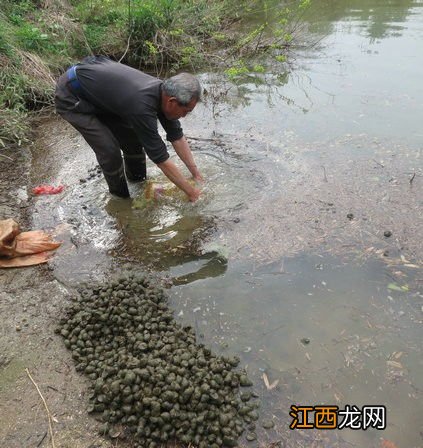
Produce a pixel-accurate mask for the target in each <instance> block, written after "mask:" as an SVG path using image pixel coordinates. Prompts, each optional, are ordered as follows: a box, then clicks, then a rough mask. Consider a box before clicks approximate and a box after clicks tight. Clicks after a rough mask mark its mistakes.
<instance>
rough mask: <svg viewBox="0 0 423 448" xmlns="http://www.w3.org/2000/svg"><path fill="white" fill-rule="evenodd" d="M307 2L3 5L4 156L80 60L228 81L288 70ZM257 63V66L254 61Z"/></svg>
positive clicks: (81, 0)
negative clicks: (216, 72)
mask: <svg viewBox="0 0 423 448" xmlns="http://www.w3.org/2000/svg"><path fill="white" fill-rule="evenodd" d="M309 2H310V0H295V1H293V2H290V3H289V4H285V3H278V2H270V1H267V0H261V1H252V0H241V1H238V2H235V1H233V0H221V1H216V2H209V1H207V0H190V1H185V0H145V1H141V0H114V1H111V0H58V1H52V0H42V1H36V0H13V1H12V0H2V8H1V12H0V68H1V71H0V147H4V146H6V145H8V144H11V143H17V144H18V145H19V144H21V143H22V142H25V141H27V139H28V131H29V126H28V120H27V117H28V111H31V110H39V109H41V108H43V107H45V106H48V105H51V104H52V101H53V92H54V79H55V77H57V75H58V74H59V73H60V72H62V71H63V70H64V69H65V68H66V67H67V66H69V65H70V64H71V63H72V62H73V61H76V60H79V59H81V58H82V57H84V56H86V55H88V54H105V55H108V56H110V57H111V58H113V59H116V60H119V61H122V62H125V63H127V64H129V65H131V66H134V67H136V68H139V69H142V70H146V71H150V72H153V73H154V74H156V75H159V76H160V75H163V74H165V73H169V72H176V71H178V70H182V69H185V70H189V71H195V70H198V69H199V68H200V67H214V68H216V67H219V68H221V69H222V70H224V72H225V73H226V75H227V76H228V78H229V79H230V80H232V81H233V80H236V79H237V78H239V77H242V76H245V75H246V74H248V73H251V72H253V73H263V72H265V71H266V70H267V65H268V63H267V62H266V61H273V63H274V64H279V65H283V64H284V63H285V62H286V60H287V52H288V50H289V48H290V47H291V46H292V45H293V42H294V41H295V37H296V33H297V32H298V29H299V26H298V24H299V17H300V16H301V13H302V11H303V10H304V9H305V8H306V7H307V6H308V4H309ZM258 60H259V62H257V61H258Z"/></svg>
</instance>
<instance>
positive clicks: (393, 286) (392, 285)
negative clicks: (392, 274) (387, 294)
mask: <svg viewBox="0 0 423 448" xmlns="http://www.w3.org/2000/svg"><path fill="white" fill-rule="evenodd" d="M388 289H390V290H392V291H399V292H406V291H408V286H407V285H404V286H399V285H397V284H396V283H389V285H388Z"/></svg>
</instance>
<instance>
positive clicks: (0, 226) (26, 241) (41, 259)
mask: <svg viewBox="0 0 423 448" xmlns="http://www.w3.org/2000/svg"><path fill="white" fill-rule="evenodd" d="M60 244H61V243H57V242H55V241H52V239H51V236H50V235H48V234H47V233H45V232H43V231H42V230H32V231H29V232H22V233H20V230H19V225H18V223H17V222H16V221H14V220H13V219H5V220H2V221H0V268H1V267H3V268H12V267H20V266H32V265H35V264H40V263H45V262H46V261H47V260H48V258H49V257H50V255H51V254H49V253H47V252H46V251H51V250H54V249H57V248H58V247H59V246H60Z"/></svg>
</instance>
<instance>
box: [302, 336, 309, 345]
mask: <svg viewBox="0 0 423 448" xmlns="http://www.w3.org/2000/svg"><path fill="white" fill-rule="evenodd" d="M301 344H303V345H308V344H310V339H309V338H302V339H301Z"/></svg>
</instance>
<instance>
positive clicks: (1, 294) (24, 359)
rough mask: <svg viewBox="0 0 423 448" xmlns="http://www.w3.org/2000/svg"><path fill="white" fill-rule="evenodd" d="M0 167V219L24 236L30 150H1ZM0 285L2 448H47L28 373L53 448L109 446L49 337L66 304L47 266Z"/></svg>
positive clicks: (9, 274)
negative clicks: (16, 226) (51, 425)
mask: <svg viewBox="0 0 423 448" xmlns="http://www.w3.org/2000/svg"><path fill="white" fill-rule="evenodd" d="M0 163H1V170H0V189H1V198H2V202H1V204H0V215H1V217H2V218H14V219H16V220H17V221H18V222H19V223H20V224H21V226H22V228H23V229H28V230H29V229H30V226H29V225H28V223H29V222H31V219H30V211H29V210H30V207H31V201H30V199H29V198H28V196H27V188H28V185H29V173H30V167H31V154H30V150H29V149H28V148H23V149H22V148H19V149H14V150H12V149H11V150H4V151H2V157H1V159H0ZM47 230H48V229H47ZM0 284H1V287H0V316H1V323H0V327H1V335H2V336H1V342H0V415H1V421H2V424H1V425H0V445H1V446H3V447H8V448H23V447H39V446H48V444H49V443H50V442H49V436H48V434H47V432H48V419H47V415H46V413H45V410H44V406H43V403H42V400H41V398H40V396H39V395H38V393H37V391H36V389H35V387H34V385H33V384H32V383H31V381H30V379H29V377H28V376H27V374H26V372H25V369H28V370H29V372H30V373H31V375H32V376H33V378H34V380H35V381H36V382H37V384H38V385H39V387H40V390H41V391H42V394H43V396H44V398H45V399H46V401H47V403H48V407H49V409H50V412H51V414H52V416H53V418H54V422H55V423H54V433H55V440H56V446H59V447H69V448H75V447H84V448H85V447H88V446H91V447H94V446H95V447H108V446H111V444H110V443H108V442H107V441H104V440H100V439H99V438H98V437H97V436H96V435H95V433H96V429H95V428H96V422H94V421H93V422H91V421H90V420H89V419H88V418H87V414H86V407H87V399H86V394H87V389H86V383H85V381H84V378H82V377H81V376H79V375H76V373H75V370H74V367H73V362H72V359H71V357H70V356H69V354H68V353H67V352H66V350H65V348H64V346H63V343H62V341H60V339H59V338H58V337H56V336H55V335H54V329H55V327H56V325H57V319H58V316H60V314H61V310H62V308H63V307H64V306H65V305H66V302H67V298H68V294H67V291H66V289H64V288H63V287H62V285H60V283H59V282H58V281H57V280H55V278H54V276H53V275H52V273H51V271H50V270H49V267H48V266H47V265H45V266H37V267H30V268H21V269H10V270H6V269H3V270H1V271H0Z"/></svg>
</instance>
